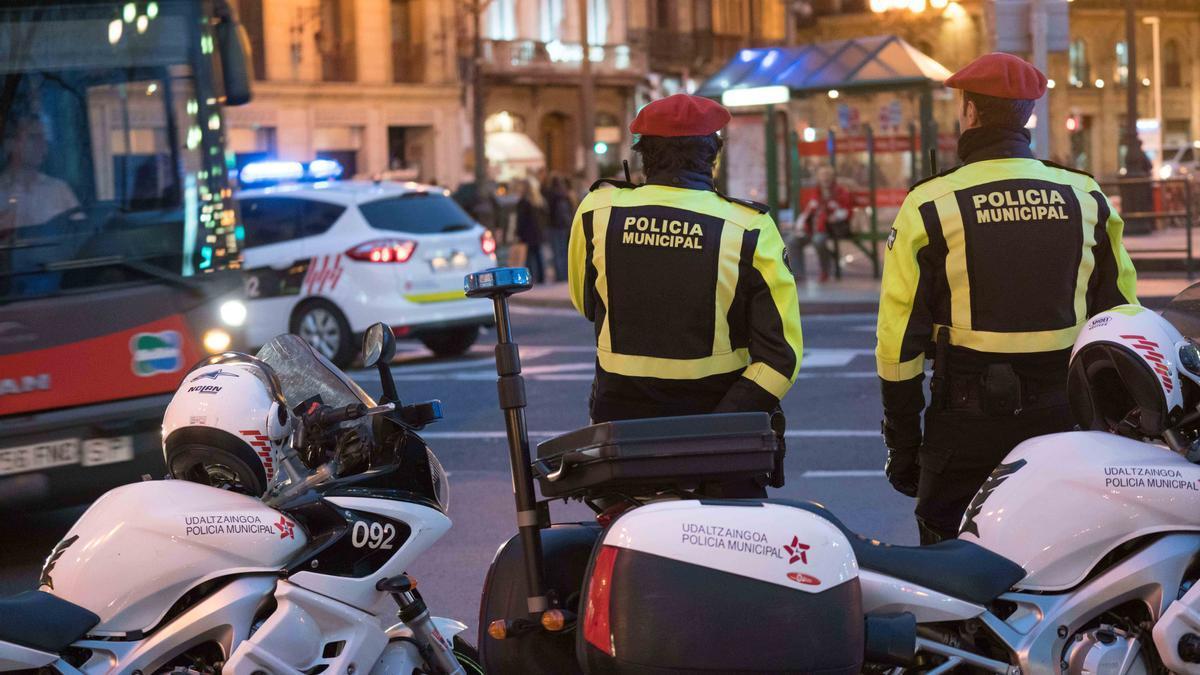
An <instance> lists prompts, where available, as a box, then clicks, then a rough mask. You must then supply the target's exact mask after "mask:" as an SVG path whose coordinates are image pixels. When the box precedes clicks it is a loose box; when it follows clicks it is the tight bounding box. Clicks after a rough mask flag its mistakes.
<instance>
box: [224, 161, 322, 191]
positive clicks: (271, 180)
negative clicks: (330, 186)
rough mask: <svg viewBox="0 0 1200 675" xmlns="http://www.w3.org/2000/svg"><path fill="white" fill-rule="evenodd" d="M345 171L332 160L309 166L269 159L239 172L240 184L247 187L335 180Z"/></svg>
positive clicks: (251, 163)
mask: <svg viewBox="0 0 1200 675" xmlns="http://www.w3.org/2000/svg"><path fill="white" fill-rule="evenodd" d="M343 171H344V169H343V168H342V165H341V164H340V163H339V162H337V161H336V160H332V159H314V160H313V161H311V162H309V163H308V164H303V163H301V162H292V161H287V160H280V159H267V160H262V161H259V162H250V163H249V164H247V165H246V166H243V167H242V170H241V171H240V172H238V182H239V183H240V184H241V185H242V186H243V187H245V186H263V185H275V184H278V183H299V182H305V181H323V180H334V179H336V178H339V177H340V176H341V175H342V172H343Z"/></svg>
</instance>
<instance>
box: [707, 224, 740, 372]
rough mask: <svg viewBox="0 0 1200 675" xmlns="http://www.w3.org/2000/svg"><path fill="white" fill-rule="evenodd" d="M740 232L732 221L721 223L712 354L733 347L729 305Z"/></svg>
mask: <svg viewBox="0 0 1200 675" xmlns="http://www.w3.org/2000/svg"><path fill="white" fill-rule="evenodd" d="M742 233H743V230H742V228H740V227H737V226H735V225H734V224H733V223H730V222H728V221H726V222H725V223H722V224H721V243H720V247H721V248H720V250H719V251H718V252H717V305H716V307H717V310H716V311H717V315H716V323H714V324H713V348H712V352H713V353H714V354H724V353H725V352H728V351H730V350H731V349H733V347H732V346H731V345H730V344H729V306H730V305H732V304H733V296H734V294H735V292H736V291H737V283H738V262H739V261H741V258H742Z"/></svg>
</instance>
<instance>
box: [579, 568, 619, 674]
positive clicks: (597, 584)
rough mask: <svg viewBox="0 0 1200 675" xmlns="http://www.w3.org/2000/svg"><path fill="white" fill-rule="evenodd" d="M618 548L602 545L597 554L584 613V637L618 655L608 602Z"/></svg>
mask: <svg viewBox="0 0 1200 675" xmlns="http://www.w3.org/2000/svg"><path fill="white" fill-rule="evenodd" d="M618 550H619V549H618V548H617V547H615V546H601V547H600V552H599V553H598V554H596V564H595V565H593V566H592V578H591V579H590V580H589V581H588V588H587V597H586V598H585V601H586V603H587V604H586V605H585V607H584V614H583V638H584V639H585V640H587V641H588V642H589V643H590V644H591V645H592V646H593V647H596V648H597V649H602V650H604V653H606V654H608V655H610V656H616V655H617V647H616V645H614V644H613V639H612V630H611V628H610V627H609V621H608V604H609V599H610V598H611V596H612V582H613V565H615V564H616V562H617V551H618Z"/></svg>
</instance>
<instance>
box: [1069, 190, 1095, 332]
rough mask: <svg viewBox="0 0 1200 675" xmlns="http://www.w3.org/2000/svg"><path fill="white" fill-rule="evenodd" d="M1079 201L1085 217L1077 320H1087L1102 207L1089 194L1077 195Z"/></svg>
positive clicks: (1077, 297) (1076, 282) (1076, 299)
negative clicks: (1089, 290)
mask: <svg viewBox="0 0 1200 675" xmlns="http://www.w3.org/2000/svg"><path fill="white" fill-rule="evenodd" d="M1075 197H1076V199H1078V200H1079V210H1080V215H1082V216H1083V218H1082V220H1083V257H1082V258H1081V259H1080V260H1079V276H1078V278H1076V279H1075V320H1076V321H1083V320H1084V319H1086V318H1087V315H1088V313H1087V311H1088V307H1087V292H1088V282H1089V281H1091V279H1092V271H1093V270H1095V269H1096V253H1095V250H1094V249H1095V247H1096V225H1098V223H1097V222H1096V219H1097V218H1098V217H1099V211H1100V205H1099V204H1097V203H1096V198H1095V197H1093V196H1092V195H1089V194H1086V193H1084V194H1082V195H1080V194H1079V193H1076V194H1075Z"/></svg>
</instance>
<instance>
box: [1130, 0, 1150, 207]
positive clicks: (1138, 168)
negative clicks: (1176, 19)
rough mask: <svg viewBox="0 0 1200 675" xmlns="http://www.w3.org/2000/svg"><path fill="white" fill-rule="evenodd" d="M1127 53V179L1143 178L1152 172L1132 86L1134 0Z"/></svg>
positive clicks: (1135, 45) (1134, 44)
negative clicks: (1140, 128) (1139, 133)
mask: <svg viewBox="0 0 1200 675" xmlns="http://www.w3.org/2000/svg"><path fill="white" fill-rule="evenodd" d="M1125 51H1126V53H1127V54H1128V59H1129V76H1128V78H1127V79H1126V85H1127V86H1126V87H1125V94H1126V96H1125V108H1126V110H1125V130H1124V131H1125V177H1126V178H1142V177H1144V176H1145V175H1146V174H1148V173H1149V172H1150V160H1149V159H1147V158H1146V153H1145V152H1143V151H1142V139H1140V138H1138V132H1137V120H1138V88H1137V87H1135V86H1132V85H1131V83H1132V81H1133V80H1134V79H1136V77H1137V22H1136V20H1135V14H1134V0H1125ZM1125 208H1126V209H1128V208H1129V207H1128V206H1126V207H1125Z"/></svg>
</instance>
